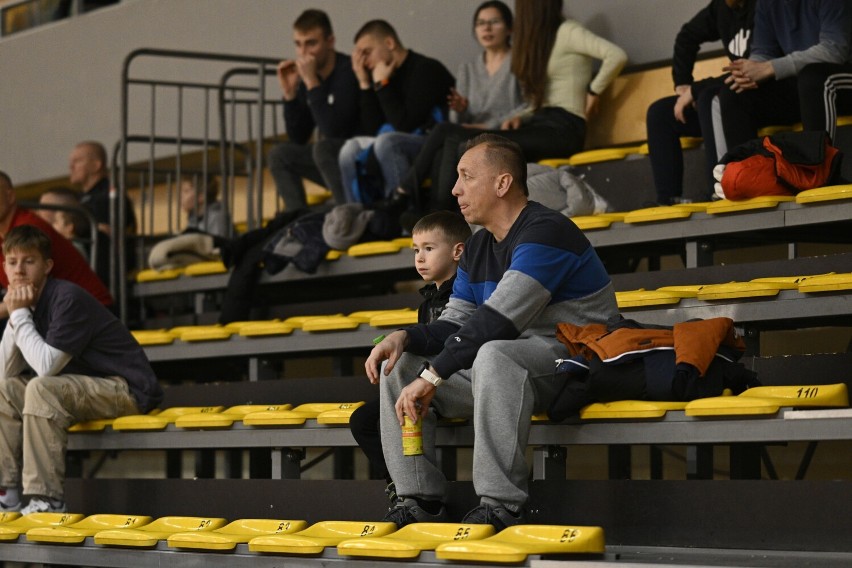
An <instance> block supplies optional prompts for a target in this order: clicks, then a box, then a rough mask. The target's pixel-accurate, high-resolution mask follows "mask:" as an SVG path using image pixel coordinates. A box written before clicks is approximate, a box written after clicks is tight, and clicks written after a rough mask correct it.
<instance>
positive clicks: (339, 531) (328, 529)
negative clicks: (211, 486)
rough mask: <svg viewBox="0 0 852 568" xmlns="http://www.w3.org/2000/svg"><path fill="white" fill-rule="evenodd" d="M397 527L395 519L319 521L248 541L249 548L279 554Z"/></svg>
mask: <svg viewBox="0 0 852 568" xmlns="http://www.w3.org/2000/svg"><path fill="white" fill-rule="evenodd" d="M394 531H396V525H395V524H394V523H381V522H379V523H374V522H372V521H367V522H364V521H322V522H319V523H316V524H313V525H311V526H309V527H308V528H306V529H305V530H303V531H299V532H297V533H294V534H282V535H274V536H259V537H256V538H253V539H251V540H250V541H249V543H248V546H249V550H250V551H252V552H274V553H279V554H321V553H322V551H323V549H325V547H327V546H337V545H338V544H340V543H341V542H343V541H344V540H349V539H353V538H363V537H373V536H385V535H388V534H390V533H392V532H394Z"/></svg>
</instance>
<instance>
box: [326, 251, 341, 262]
mask: <svg viewBox="0 0 852 568" xmlns="http://www.w3.org/2000/svg"><path fill="white" fill-rule="evenodd" d="M344 254H346V251H343V250H337V249H331V250H330V251H328V252H327V253H325V259H326V260H337V259H339V258H340V257H341V256H343V255H344Z"/></svg>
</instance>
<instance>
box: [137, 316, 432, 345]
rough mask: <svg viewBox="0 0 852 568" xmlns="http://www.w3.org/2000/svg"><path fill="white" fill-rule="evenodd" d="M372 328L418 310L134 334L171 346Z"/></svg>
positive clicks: (408, 319)
mask: <svg viewBox="0 0 852 568" xmlns="http://www.w3.org/2000/svg"><path fill="white" fill-rule="evenodd" d="M362 323H363V324H368V325H370V326H371V327H376V328H384V327H399V326H407V325H413V324H415V323H417V310H412V309H411V308H402V309H396V310H364V311H359V312H353V313H351V314H349V315H343V314H329V315H322V316H294V317H290V318H287V319H285V320H283V321H282V320H278V319H274V320H264V321H240V322H233V323H229V324H227V325H218V324H216V325H189V326H178V327H173V328H171V329H168V330H166V329H159V330H134V331H133V332H132V333H133V336H134V337H135V338H136V341H138V342H139V344H140V345H168V344H170V343H172V342H174V340H175V339H180V340H181V341H187V342H193V341H214V340H222V339H230V338H231V336H233V335H239V336H242V337H268V336H272V335H289V334H291V333H293V331H294V330H296V329H301V330H302V331H308V332H320V331H346V330H353V329H358V327H360V325H361V324H362Z"/></svg>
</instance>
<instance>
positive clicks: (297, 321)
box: [282, 313, 343, 329]
mask: <svg viewBox="0 0 852 568" xmlns="http://www.w3.org/2000/svg"><path fill="white" fill-rule="evenodd" d="M339 316H343V314H340V313H337V314H323V315H312V316H290V317H289V318H287V319H285V320H284V321H283V322H282V323H285V324H287V325H289V326H292V327H293V328H294V329H302V326H304V325H305V322H307V321H310V320H312V319H314V318H328V317H339Z"/></svg>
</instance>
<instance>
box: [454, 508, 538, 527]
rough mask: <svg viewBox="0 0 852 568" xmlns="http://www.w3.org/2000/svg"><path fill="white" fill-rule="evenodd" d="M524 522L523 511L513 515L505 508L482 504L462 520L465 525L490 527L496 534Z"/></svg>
mask: <svg viewBox="0 0 852 568" xmlns="http://www.w3.org/2000/svg"><path fill="white" fill-rule="evenodd" d="M524 522H526V518H525V516H524V512H523V510H521V511H520V512H518V513H513V512H511V511H510V510H509V509H507V508H506V507H495V506H493V505H489V504H488V503H483V504H481V505H480V506H479V507H476V508H475V509H473V510H471V511H470V512H469V513H468V514H467V515H465V516H464V519H462V524H465V525H467V524H470V525H492V526H493V527H494V530H496V531H497V532H500V531H502V530H503V529H505V528H506V527H511V526H514V525H520V524H523V523H524Z"/></svg>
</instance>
